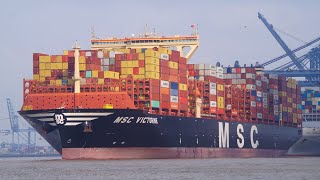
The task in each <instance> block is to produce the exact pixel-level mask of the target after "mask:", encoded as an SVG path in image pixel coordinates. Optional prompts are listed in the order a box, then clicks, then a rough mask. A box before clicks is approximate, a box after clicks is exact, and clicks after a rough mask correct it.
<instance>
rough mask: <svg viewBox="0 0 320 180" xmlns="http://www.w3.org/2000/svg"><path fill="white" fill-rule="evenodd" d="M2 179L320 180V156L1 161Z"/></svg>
mask: <svg viewBox="0 0 320 180" xmlns="http://www.w3.org/2000/svg"><path fill="white" fill-rule="evenodd" d="M0 179H45V180H46V179H90V180H93V179H183V180H185V179H227V180H228V179H230V180H237V179H243V180H247V179H270V180H275V179H285V180H295V179H299V180H303V179H306V180H309V179H316V180H319V179H320V157H293V158H292V157H290V158H288V157H285V158H243V159H242V158H239V159H230V158H217V159H164V160H163V159H159V160H158V159H152V160H61V158H60V157H54V158H50V157H42V158H34V157H33V158H0Z"/></svg>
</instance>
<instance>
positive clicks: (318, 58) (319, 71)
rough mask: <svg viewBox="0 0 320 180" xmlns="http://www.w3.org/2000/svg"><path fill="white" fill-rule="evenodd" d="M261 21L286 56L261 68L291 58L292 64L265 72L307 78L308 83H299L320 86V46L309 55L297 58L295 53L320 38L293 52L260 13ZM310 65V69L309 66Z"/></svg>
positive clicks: (273, 60) (270, 61)
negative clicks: (287, 57)
mask: <svg viewBox="0 0 320 180" xmlns="http://www.w3.org/2000/svg"><path fill="white" fill-rule="evenodd" d="M258 17H259V19H260V20H261V21H262V22H263V24H264V25H265V26H266V27H267V28H268V30H269V31H270V33H271V34H272V35H273V37H274V38H275V39H276V40H277V41H278V43H279V44H280V46H281V47H282V48H283V50H284V51H285V53H286V54H284V55H282V56H279V57H277V58H274V59H271V60H269V61H267V62H265V63H262V64H261V66H263V67H265V66H267V65H270V64H272V63H274V62H277V61H279V60H281V59H283V58H284V57H286V56H289V57H290V59H291V62H288V63H286V64H283V65H281V66H279V67H278V68H276V69H274V70H271V71H270V70H265V72H267V73H270V74H279V75H284V76H287V77H305V78H306V80H307V81H299V84H300V85H301V86H320V45H318V46H316V47H315V48H313V49H312V50H311V51H310V52H308V53H307V54H305V55H303V56H301V57H299V58H298V57H297V56H296V55H295V54H294V53H295V52H297V51H299V50H301V49H304V48H306V47H308V46H310V45H312V44H314V43H316V42H318V41H319V40H320V37H318V38H316V39H314V40H312V41H310V42H308V43H306V44H304V45H303V46H300V47H298V48H296V49H294V50H291V49H290V48H289V47H288V46H287V45H286V43H285V42H284V41H283V40H282V39H281V37H280V36H279V34H278V33H277V32H276V31H275V30H274V28H273V25H272V24H269V23H268V21H267V20H266V19H265V18H264V16H263V15H261V14H260V13H258ZM308 64H309V67H307V65H308Z"/></svg>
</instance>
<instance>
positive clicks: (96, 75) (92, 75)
mask: <svg viewBox="0 0 320 180" xmlns="http://www.w3.org/2000/svg"><path fill="white" fill-rule="evenodd" d="M98 72H99V71H92V72H91V73H92V74H91V77H93V78H97V77H98Z"/></svg>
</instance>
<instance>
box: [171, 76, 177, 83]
mask: <svg viewBox="0 0 320 180" xmlns="http://www.w3.org/2000/svg"><path fill="white" fill-rule="evenodd" d="M169 81H171V82H178V76H175V75H170V76H169Z"/></svg>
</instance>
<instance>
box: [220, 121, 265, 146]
mask: <svg viewBox="0 0 320 180" xmlns="http://www.w3.org/2000/svg"><path fill="white" fill-rule="evenodd" d="M223 124H224V126H223ZM255 134H258V128H257V126H256V125H252V126H251V128H250V143H251V147H252V148H253V149H256V148H258V146H259V141H258V140H255V139H254V135H255ZM243 135H244V128H243V125H242V124H238V126H237V136H238V138H237V145H238V148H243V147H244V142H245V141H244V136H243ZM219 148H229V123H223V122H219Z"/></svg>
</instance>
